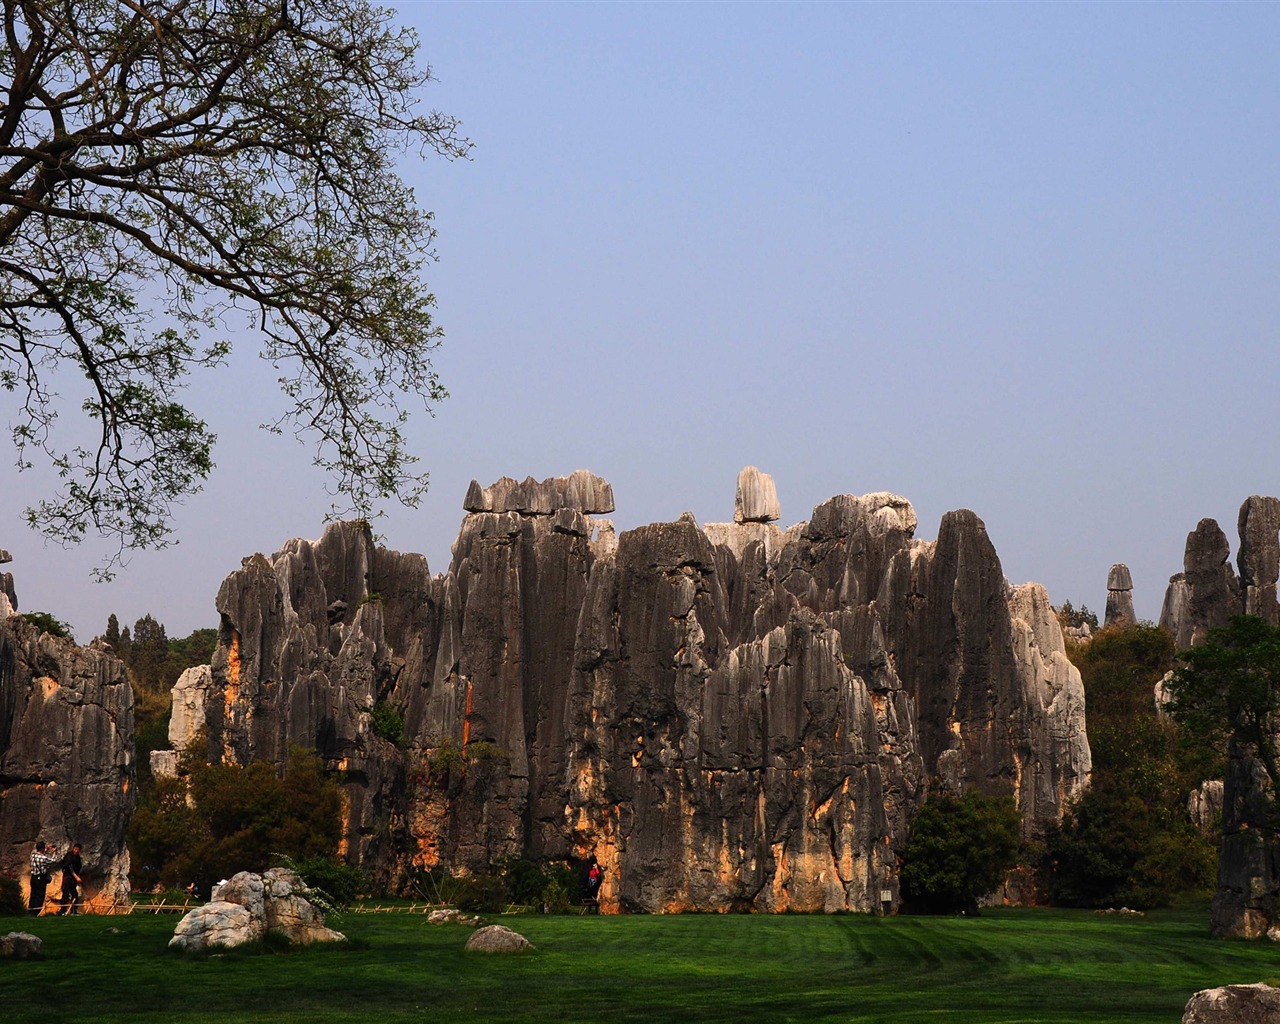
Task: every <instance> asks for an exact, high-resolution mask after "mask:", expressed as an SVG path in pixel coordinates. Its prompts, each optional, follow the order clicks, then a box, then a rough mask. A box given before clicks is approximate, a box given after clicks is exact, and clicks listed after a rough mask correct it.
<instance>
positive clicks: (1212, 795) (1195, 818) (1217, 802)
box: [1187, 779, 1224, 832]
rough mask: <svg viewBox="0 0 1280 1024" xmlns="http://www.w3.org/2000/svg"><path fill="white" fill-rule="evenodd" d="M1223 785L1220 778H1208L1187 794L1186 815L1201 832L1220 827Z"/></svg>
mask: <svg viewBox="0 0 1280 1024" xmlns="http://www.w3.org/2000/svg"><path fill="white" fill-rule="evenodd" d="M1223 786H1224V783H1223V781H1222V780H1221V779H1208V780H1206V781H1204V782H1202V783H1200V785H1199V786H1198V787H1196V788H1195V789H1193V790H1192V791H1191V793H1190V794H1189V795H1188V796H1187V817H1189V818H1190V819H1191V824H1193V825H1195V827H1196V828H1198V829H1200V830H1201V831H1203V832H1209V831H1212V830H1214V829H1216V828H1219V827H1221V824H1222V798H1223Z"/></svg>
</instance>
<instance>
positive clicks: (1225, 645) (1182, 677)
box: [1166, 615, 1280, 833]
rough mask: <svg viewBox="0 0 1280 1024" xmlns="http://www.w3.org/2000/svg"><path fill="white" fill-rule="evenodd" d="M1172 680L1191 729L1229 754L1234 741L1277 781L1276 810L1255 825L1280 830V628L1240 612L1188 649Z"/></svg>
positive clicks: (1172, 698) (1175, 710)
mask: <svg viewBox="0 0 1280 1024" xmlns="http://www.w3.org/2000/svg"><path fill="white" fill-rule="evenodd" d="M1178 657H1179V658H1180V660H1181V662H1182V664H1181V665H1180V667H1179V668H1178V670H1177V672H1175V673H1174V675H1173V678H1172V679H1171V680H1169V682H1168V683H1167V684H1166V692H1167V693H1168V697H1169V711H1170V713H1171V714H1172V715H1173V717H1174V718H1175V719H1176V720H1177V722H1178V723H1179V724H1180V725H1181V726H1182V727H1183V728H1184V729H1185V730H1187V732H1188V733H1189V734H1190V735H1192V736H1194V737H1196V738H1197V739H1198V740H1199V741H1201V742H1202V743H1203V744H1205V745H1206V746H1207V747H1209V748H1211V749H1213V750H1215V751H1217V752H1218V753H1219V754H1220V755H1223V756H1225V754H1226V749H1227V744H1228V741H1229V740H1234V741H1235V742H1236V743H1237V744H1239V745H1240V747H1242V748H1243V749H1244V751H1245V752H1247V753H1248V754H1250V755H1251V756H1252V757H1254V758H1256V759H1257V761H1258V763H1259V764H1260V765H1261V766H1262V768H1263V770H1264V771H1265V772H1266V774H1267V779H1268V780H1269V781H1270V783H1271V789H1270V796H1269V803H1270V808H1271V813H1270V815H1269V816H1268V818H1267V819H1266V820H1260V821H1256V822H1252V823H1251V824H1252V825H1253V826H1254V827H1257V828H1262V829H1264V830H1266V831H1268V832H1271V833H1275V832H1276V831H1277V830H1280V813H1278V811H1277V808H1278V807H1280V803H1278V801H1280V627H1277V626H1273V625H1271V624H1270V623H1268V622H1267V621H1266V620H1264V619H1262V618H1259V617H1258V616H1256V615H1237V616H1235V617H1234V618H1232V619H1231V621H1230V622H1229V623H1228V624H1227V625H1226V626H1223V627H1221V628H1219V629H1213V630H1210V631H1209V635H1208V637H1207V638H1206V640H1205V643H1203V644H1201V645H1200V646H1199V647H1193V648H1191V649H1190V650H1188V651H1183V652H1182V653H1181V654H1180V655H1179V656H1178Z"/></svg>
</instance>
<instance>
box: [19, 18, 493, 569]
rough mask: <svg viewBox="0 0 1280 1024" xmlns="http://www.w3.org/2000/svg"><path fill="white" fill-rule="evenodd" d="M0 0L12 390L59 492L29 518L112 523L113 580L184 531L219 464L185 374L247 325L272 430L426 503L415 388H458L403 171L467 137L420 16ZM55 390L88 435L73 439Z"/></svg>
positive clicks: (358, 490)
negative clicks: (428, 52) (413, 23)
mask: <svg viewBox="0 0 1280 1024" xmlns="http://www.w3.org/2000/svg"><path fill="white" fill-rule="evenodd" d="M0 17H2V18H3V29H4V33H5V45H4V46H2V47H0V387H2V388H3V389H4V390H6V391H8V392H12V393H15V394H16V396H17V398H16V401H15V404H14V406H13V415H12V417H10V419H11V421H12V427H11V429H12V438H13V442H14V444H15V446H16V448H17V451H18V459H19V466H20V467H21V468H27V467H29V466H30V465H32V460H34V459H36V458H40V459H42V460H45V461H48V462H49V463H51V465H52V466H53V468H54V469H55V470H56V472H57V474H58V478H59V480H60V483H59V487H60V488H61V490H60V491H59V493H58V494H57V495H56V496H54V497H52V498H50V499H47V500H44V501H41V502H39V503H38V504H36V505H35V506H34V507H32V508H29V509H28V510H27V513H26V514H27V519H28V521H29V523H30V525H31V526H33V527H34V528H36V529H39V530H41V531H43V532H44V533H45V534H46V535H47V536H49V537H51V538H53V539H55V540H58V541H60V542H64V543H66V542H76V541H79V540H80V539H81V538H82V537H83V536H84V535H85V534H86V533H88V532H90V531H92V532H96V533H98V534H101V535H103V536H105V537H109V538H112V539H114V540H115V541H116V542H117V543H118V545H119V547H118V550H117V551H116V554H115V556H114V558H113V559H111V561H109V562H108V564H107V565H106V566H104V567H103V569H102V570H100V572H101V573H103V574H105V575H109V574H110V569H111V567H112V566H113V565H114V564H115V562H116V561H118V559H119V558H120V557H121V555H122V554H123V552H124V551H125V550H127V549H129V548H137V547H163V546H164V545H165V544H166V543H168V541H169V536H170V533H171V529H172V527H171V516H172V509H173V506H174V505H175V503H177V502H179V501H181V500H182V499H183V498H184V497H186V496H187V495H190V494H192V493H194V492H196V491H198V490H199V489H200V487H201V486H202V484H203V481H204V480H205V479H206V478H207V477H208V475H209V473H210V471H211V470H212V468H213V459H212V450H213V445H214V441H215V437H214V435H213V433H212V432H210V430H209V428H208V426H207V425H206V424H205V422H204V421H203V420H201V419H200V418H199V417H198V416H197V415H196V414H195V413H194V412H193V411H192V410H191V409H190V408H188V407H187V406H186V405H185V404H184V403H183V401H181V400H180V399H181V398H182V389H183V388H184V387H186V386H187V384H188V379H189V377H190V375H191V374H192V372H193V371H200V370H204V369H208V368H211V367H216V366H218V365H220V364H221V363H223V362H224V361H225V359H226V357H227V355H228V353H229V351H230V348H231V345H230V342H229V341H228V340H226V337H228V336H230V334H231V333H232V332H240V331H242V330H244V331H249V332H251V333H252V334H253V335H254V336H255V338H256V343H257V345H258V347H259V351H260V354H261V356H262V357H263V358H264V359H265V360H267V361H268V362H269V363H270V364H271V365H272V367H273V368H274V369H275V370H276V371H277V372H278V374H279V378H278V383H279V386H280V388H281V391H282V392H283V395H284V399H285V403H284V409H283V411H282V413H281V415H280V416H279V418H278V419H275V420H274V422H272V423H270V424H269V429H272V430H275V431H277V432H279V431H281V430H282V429H283V428H285V427H286V426H288V427H290V428H291V429H294V430H295V431H296V433H297V434H298V436H299V438H300V439H306V440H309V441H313V442H314V443H315V456H314V457H315V461H316V463H317V465H319V466H321V467H323V468H324V469H325V470H326V471H327V472H329V473H331V474H332V475H333V477H334V478H335V486H336V489H337V493H338V494H340V495H342V496H343V498H344V500H346V501H347V502H349V506H350V509H351V510H353V511H355V512H356V513H357V514H360V515H368V514H370V512H371V510H372V507H373V505H374V504H375V503H377V502H380V501H383V500H385V499H387V498H390V497H397V498H399V499H400V500H401V501H403V502H405V503H406V504H410V505H412V504H414V503H416V502H417V500H418V499H419V498H420V496H421V494H422V492H423V490H424V489H425V483H426V477H425V474H421V473H417V472H415V470H414V462H415V461H416V460H415V458H414V456H413V455H412V454H411V453H410V452H409V451H408V450H407V448H406V441H405V436H404V430H403V428H404V424H405V422H406V420H407V416H408V406H409V405H410V404H417V405H421V406H422V407H424V408H425V409H427V410H429V409H430V407H431V405H432V404H434V403H435V402H437V401H439V400H441V399H443V398H444V397H445V396H446V392H445V390H444V388H443V387H442V386H441V384H440V381H439V379H438V378H437V376H436V374H435V372H434V371H433V370H432V367H431V359H430V356H431V353H432V351H433V350H434V349H435V347H436V346H437V345H438V344H439V339H440V336H441V332H440V329H439V327H438V326H437V325H436V324H435V322H434V320H433V318H432V314H431V311H432V307H433V306H434V297H433V296H432V295H431V293H430V292H429V291H428V290H427V288H426V287H425V285H424V282H423V279H422V271H423V268H424V266H425V264H426V263H427V262H428V261H429V260H431V259H433V258H434V251H433V249H432V244H433V239H434V235H435V229H434V227H433V226H432V219H431V214H430V213H428V212H425V211H423V210H421V209H419V207H418V205H417V202H416V200H415V198H414V195H413V192H412V190H411V189H410V188H409V187H408V186H407V185H405V183H404V182H403V181H402V180H401V179H400V177H399V176H398V174H397V173H396V170H395V163H396V159H397V157H398V155H399V154H401V153H403V152H405V151H406V150H408V151H413V152H416V153H418V154H423V153H425V152H428V151H430V152H434V153H436V154H438V155H440V156H443V157H445V158H450V159H452V158H460V157H465V156H466V155H467V154H468V152H469V150H470V143H469V142H468V141H467V140H466V139H465V138H463V137H462V136H461V135H460V134H459V132H458V121H457V120H456V119H455V118H453V117H449V116H447V115H444V114H440V113H438V112H435V111H432V112H425V113H424V112H420V111H419V110H418V109H417V104H418V103H419V94H420V92H421V90H422V89H423V87H424V86H425V85H426V84H427V83H428V82H429V81H430V80H431V72H430V68H428V67H424V66H421V65H419V64H418V62H417V49H418V40H417V37H416V36H415V34H414V33H413V32H412V30H410V29H407V28H401V27H398V26H396V25H395V24H394V23H393V21H392V12H390V11H388V10H385V9H382V8H378V7H375V6H373V5H372V4H371V3H370V2H368V0H236V2H232V3H226V2H221V0H77V2H75V3H71V2H67V0H15V2H11V3H6V4H5V5H4V9H3V13H2V14H0ZM242 321H243V327H242V326H241V324H242ZM220 335H221V336H223V337H219V336H220ZM77 381H78V382H79V384H77ZM63 402H65V403H67V405H68V407H70V408H73V409H78V410H82V411H83V412H84V414H85V415H86V416H87V418H88V420H89V422H90V424H91V426H92V436H91V437H89V438H88V439H86V438H85V437H84V436H77V435H81V434H82V433H83V432H81V431H72V434H71V437H70V439H64V438H63V435H62V434H61V433H60V431H59V430H58V429H57V428H58V427H59V426H60V423H59V422H58V410H59V407H60V405H61V404H62V403H63Z"/></svg>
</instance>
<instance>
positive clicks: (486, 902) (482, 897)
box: [457, 875, 512, 914]
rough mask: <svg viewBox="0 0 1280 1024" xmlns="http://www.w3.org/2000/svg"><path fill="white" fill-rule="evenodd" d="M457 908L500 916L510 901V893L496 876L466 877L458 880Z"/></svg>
mask: <svg viewBox="0 0 1280 1024" xmlns="http://www.w3.org/2000/svg"><path fill="white" fill-rule="evenodd" d="M458 881H459V882H460V883H461V885H460V888H459V892H458V898H457V906H458V909H459V910H469V911H471V912H472V913H480V914H500V913H502V911H504V910H506V908H507V906H508V904H510V903H511V902H512V901H511V891H510V890H509V889H508V888H507V885H506V883H505V882H504V881H503V880H502V879H501V878H500V877H499V876H498V875H468V876H467V877H465V878H460V879H458Z"/></svg>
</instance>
